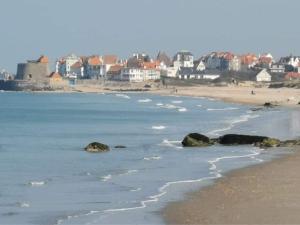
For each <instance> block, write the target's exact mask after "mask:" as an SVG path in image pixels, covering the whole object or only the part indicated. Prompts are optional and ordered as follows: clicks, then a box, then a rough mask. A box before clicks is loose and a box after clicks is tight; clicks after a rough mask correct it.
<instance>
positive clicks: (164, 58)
mask: <svg viewBox="0 0 300 225" xmlns="http://www.w3.org/2000/svg"><path fill="white" fill-rule="evenodd" d="M156 60H157V61H159V62H161V63H163V65H165V66H166V67H170V66H172V61H171V59H170V58H169V56H168V55H167V54H166V53H165V52H161V51H160V52H159V53H158V55H157V57H156Z"/></svg>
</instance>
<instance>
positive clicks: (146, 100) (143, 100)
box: [138, 98, 152, 103]
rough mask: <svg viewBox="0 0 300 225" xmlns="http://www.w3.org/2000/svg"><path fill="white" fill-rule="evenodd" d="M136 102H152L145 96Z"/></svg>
mask: <svg viewBox="0 0 300 225" xmlns="http://www.w3.org/2000/svg"><path fill="white" fill-rule="evenodd" d="M138 102H140V103H147V102H152V100H151V99H150V98H146V99H140V100H138Z"/></svg>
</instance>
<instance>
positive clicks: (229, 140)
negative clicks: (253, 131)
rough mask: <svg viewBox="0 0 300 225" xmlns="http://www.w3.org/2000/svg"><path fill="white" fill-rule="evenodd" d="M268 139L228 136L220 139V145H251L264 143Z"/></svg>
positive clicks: (250, 136) (262, 137)
mask: <svg viewBox="0 0 300 225" xmlns="http://www.w3.org/2000/svg"><path fill="white" fill-rule="evenodd" d="M266 139H269V138H268V137H264V136H252V135H240V134H226V135H224V136H222V137H219V143H220V144H222V145H251V144H257V143H262V142H263V141H264V140H266Z"/></svg>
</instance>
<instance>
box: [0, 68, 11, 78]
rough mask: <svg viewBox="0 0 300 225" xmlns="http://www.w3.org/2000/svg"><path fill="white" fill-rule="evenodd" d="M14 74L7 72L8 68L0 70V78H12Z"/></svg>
mask: <svg viewBox="0 0 300 225" xmlns="http://www.w3.org/2000/svg"><path fill="white" fill-rule="evenodd" d="M12 79H13V75H12V74H10V73H9V72H7V71H6V70H1V71H0V80H12Z"/></svg>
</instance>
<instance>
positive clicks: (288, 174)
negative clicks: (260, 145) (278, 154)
mask: <svg viewBox="0 0 300 225" xmlns="http://www.w3.org/2000/svg"><path fill="white" fill-rule="evenodd" d="M299 161H300V152H299V151H298V150H297V151H296V153H295V154H291V155H288V156H285V157H283V158H281V159H276V160H274V161H271V162H269V163H265V164H261V165H258V166H254V167H249V168H245V169H241V170H237V171H234V172H232V173H229V174H228V175H226V176H225V177H224V178H222V179H220V180H218V181H217V182H216V183H215V184H214V185H212V186H210V187H207V188H204V189H203V190H200V191H198V192H196V193H192V194H189V195H188V196H187V199H186V201H184V202H179V203H172V204H170V205H169V206H168V207H167V208H166V209H165V210H164V211H163V216H164V218H165V219H166V221H167V223H168V224H299V223H300V214H299V211H300V193H299V190H300V173H299V171H300V164H299Z"/></svg>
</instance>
